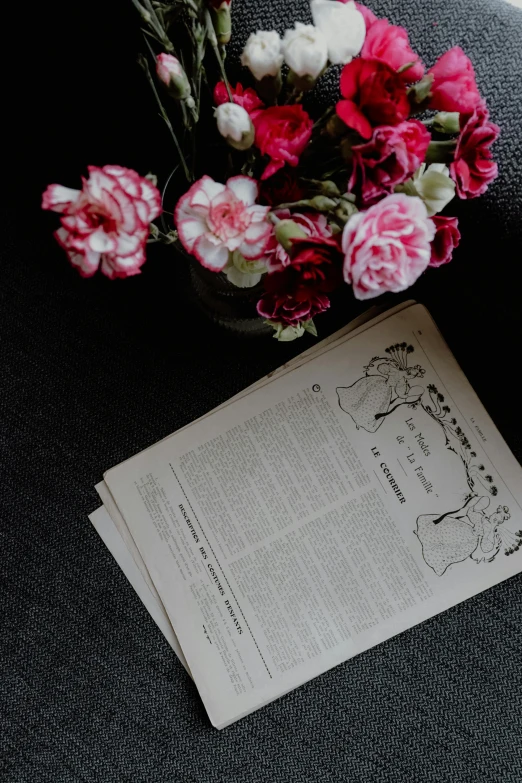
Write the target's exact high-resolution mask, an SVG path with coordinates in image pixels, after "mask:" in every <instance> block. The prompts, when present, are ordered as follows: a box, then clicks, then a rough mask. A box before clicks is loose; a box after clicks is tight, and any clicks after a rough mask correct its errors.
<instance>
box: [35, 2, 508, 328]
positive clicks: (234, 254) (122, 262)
mask: <svg viewBox="0 0 522 783" xmlns="http://www.w3.org/2000/svg"><path fill="white" fill-rule="evenodd" d="M133 3H134V5H135V6H136V8H137V10H138V12H139V14H140V16H141V20H142V25H143V30H144V37H145V41H146V45H147V50H148V52H147V56H146V57H145V56H141V57H140V64H141V66H142V67H143V70H144V72H145V74H146V77H147V79H148V80H149V82H150V85H151V88H152V90H153V91H154V95H155V97H156V100H157V102H158V106H159V110H160V114H161V116H162V118H163V120H164V121H165V123H166V124H167V126H168V129H169V133H170V135H171V137H172V140H173V144H174V149H175V153H176V155H177V156H178V158H179V162H178V165H177V168H176V170H175V171H176V176H177V177H178V178H179V179H181V178H184V180H186V185H185V186H184V187H183V186H181V188H180V190H179V192H182V191H185V192H184V193H183V195H181V197H180V198H179V200H178V201H177V204H176V205H175V206H174V208H173V205H172V204H165V209H169V210H170V212H169V213H167V212H165V214H172V215H173V224H172V225H171V226H169V227H166V224H165V218H163V222H162V227H160V226H158V225H156V224H155V223H154V222H153V221H155V220H156V219H157V218H158V217H159V216H160V213H161V212H162V196H161V194H160V192H159V190H158V188H157V183H156V180H155V178H154V177H153V176H152V175H147V177H141V176H140V175H138V174H137V173H136V172H134V171H132V170H129V169H126V168H123V167H121V166H104V167H103V168H97V167H94V166H92V167H89V176H88V178H87V179H84V180H83V184H82V188H81V190H72V189H70V188H66V187H63V186H60V185H50V186H49V187H48V188H47V190H46V192H45V193H44V196H43V204H42V206H43V208H44V209H49V210H53V211H55V212H59V213H61V214H62V217H61V227H60V228H59V229H58V231H57V232H56V238H57V240H58V242H59V243H60V245H61V246H62V247H63V248H64V250H65V251H66V253H67V255H68V257H69V260H70V261H71V263H72V264H74V265H75V266H76V267H77V268H78V270H79V272H80V274H82V275H83V276H85V277H89V276H91V275H93V274H94V273H95V272H96V271H97V269H101V271H102V273H104V274H105V275H107V276H108V277H110V278H117V277H128V276H130V275H135V274H138V273H139V272H140V271H141V267H142V265H143V263H144V262H145V258H146V256H145V250H146V245H147V243H148V242H151V241H164V242H167V243H171V244H176V245H177V246H178V247H179V248H180V249H181V250H183V251H184V253H185V254H188V255H189V256H191V257H193V259H196V260H197V262H199V264H201V265H202V266H203V267H205V268H206V269H207V270H211V271H212V272H214V273H215V274H223V275H226V277H227V278H228V281H229V282H230V283H231V284H233V285H234V286H238V287H241V288H247V287H256V290H257V289H259V299H258V302H257V312H258V314H259V316H260V317H261V318H263V319H265V321H266V322H267V323H268V324H269V325H270V326H271V327H273V329H274V336H275V337H276V338H277V339H279V340H293V339H295V338H296V337H299V336H301V335H302V334H303V333H304V332H305V331H308V332H311V333H312V334H316V329H315V325H314V320H313V319H314V318H315V317H316V316H317V315H319V314H320V313H322V312H324V311H325V310H326V309H327V308H328V307H329V306H330V295H331V293H332V291H333V290H334V289H335V288H336V287H338V286H341V285H343V284H347V285H350V286H351V287H352V290H353V294H354V296H355V297H356V298H357V299H371V298H373V297H376V296H378V295H379V294H382V293H383V292H388V291H391V292H399V291H403V290H405V289H407V288H408V287H409V286H411V285H412V284H413V283H414V282H415V280H417V278H418V277H419V276H420V275H421V274H422V273H424V272H425V271H426V270H427V268H428V267H439V266H441V265H442V264H446V263H448V262H449V261H450V260H451V257H452V252H453V249H454V248H455V247H456V246H457V245H458V244H459V241H460V233H459V229H458V221H457V218H456V217H451V216H447V215H440V214H439V213H440V212H441V211H442V210H443V209H445V207H446V206H447V205H448V204H449V203H450V202H451V201H452V199H453V198H454V197H458V198H462V199H469V198H475V197H477V196H480V195H482V194H483V193H484V192H485V191H486V189H487V187H488V185H489V183H490V182H491V181H492V180H493V179H494V178H495V177H496V175H497V165H496V163H495V162H494V161H493V159H492V154H491V149H490V148H491V145H492V143H493V142H494V141H495V139H496V138H497V136H498V134H499V128H498V127H497V126H496V125H495V124H494V123H492V122H491V121H490V119H489V113H488V109H487V107H486V104H485V101H484V100H483V99H482V97H481V95H480V93H479V90H478V88H477V84H476V79H475V74H474V69H473V66H472V63H471V62H470V60H469V58H468V57H467V56H466V54H465V53H464V52H463V51H462V49H460V48H459V47H454V48H452V49H450V50H449V51H447V52H445V53H444V54H442V56H441V57H440V58H439V59H438V60H437V62H436V63H435V64H434V65H433V66H432V67H431V68H429V69H428V70H427V69H426V68H425V66H424V64H423V63H422V61H421V59H420V58H419V56H418V55H417V54H416V53H415V52H414V51H413V50H412V48H411V46H410V43H409V39H408V33H407V31H406V30H405V29H404V28H403V27H398V26H396V25H393V24H390V22H389V21H388V20H386V19H378V18H377V17H376V16H375V15H374V14H373V13H372V11H370V10H369V9H368V8H367V7H365V6H363V5H361V4H360V3H355V2H353V0H348V2H343V1H342V0H311V16H312V19H313V24H305V23H301V22H296V24H295V27H294V29H291V30H287V31H286V32H285V33H284V35H283V36H282V37H280V35H279V34H278V33H277V32H275V31H274V30H265V31H257V32H252V34H251V35H250V37H249V38H248V40H247V42H246V45H245V47H244V49H243V53H242V55H241V64H242V66H243V75H241V77H240V78H241V81H238V82H237V83H235V84H234V83H231V81H230V80H229V78H228V75H227V68H226V67H225V62H226V59H225V55H226V47H227V44H228V42H229V40H230V35H231V29H232V16H231V0H170V1H169V0H167V1H166V2H152V0H133ZM330 68H334V69H336V73H338V74H339V99H338V101H337V102H336V104H335V105H334V106H331V107H328V108H327V109H326V111H323V112H322V113H321V114H320V116H311V113H310V109H309V106H310V104H311V103H312V104H313V101H312V102H311V101H310V94H311V92H312V91H313V90H314V88H315V86H316V84H317V82H318V81H319V80H320V79H321V77H322V76H323V74H324V73H325V72H326V71H327V70H328V69H330ZM305 107H306V108H305ZM208 149H211V150H212V155H211V160H209V156H208V155H206V156H205V155H204V154H202V151H204V150H207V151H208ZM178 184H179V183H178ZM164 193H165V191H164Z"/></svg>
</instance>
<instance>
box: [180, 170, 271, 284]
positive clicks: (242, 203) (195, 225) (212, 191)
mask: <svg viewBox="0 0 522 783" xmlns="http://www.w3.org/2000/svg"><path fill="white" fill-rule="evenodd" d="M257 195H258V186H257V182H256V181H255V179H252V178H251V177H244V176H242V175H239V176H237V177H231V178H230V179H229V180H228V182H227V183H226V185H222V184H221V183H220V182H214V180H213V179H212V178H211V177H208V176H206V175H205V176H204V177H202V178H201V179H199V180H198V181H197V182H195V183H194V184H193V185H192V187H191V188H190V189H189V190H188V191H187V192H186V193H185V195H184V196H182V197H181V198H180V200H179V201H178V203H177V206H176V209H175V212H174V220H175V223H176V228H177V230H178V235H179V239H180V242H181V244H182V245H183V247H184V248H185V250H186V251H187V252H188V253H190V254H191V255H193V256H195V257H196V258H197V259H198V261H199V262H200V263H201V264H202V266H204V267H206V268H207V269H211V270H212V271H213V272H220V271H221V270H222V269H223V268H224V267H225V266H226V263H227V261H228V254H229V252H230V251H234V250H239V252H240V253H241V255H242V256H243V257H244V258H246V259H248V260H249V261H250V260H254V259H256V258H260V257H261V256H262V255H263V253H264V251H265V249H266V246H267V244H268V241H269V239H270V234H271V233H272V225H271V223H268V222H267V220H266V216H267V214H268V212H269V211H270V207H263V206H261V205H260V204H256V203H255V201H256V198H257Z"/></svg>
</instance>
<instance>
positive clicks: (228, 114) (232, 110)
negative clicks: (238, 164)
mask: <svg viewBox="0 0 522 783" xmlns="http://www.w3.org/2000/svg"><path fill="white" fill-rule="evenodd" d="M214 115H215V117H216V122H217V127H218V131H219V132H220V133H221V135H222V136H223V137H224V138H225V139H226V140H227V142H228V143H229V144H230V146H231V147H234V149H236V150H247V149H249V147H251V146H252V144H253V143H254V136H255V132H254V126H253V125H252V120H251V119H250V116H249V114H248V112H247V111H246V109H244V108H243V107H242V106H239V105H238V104H237V103H222V104H220V105H219V106H217V107H216V108H215V109H214Z"/></svg>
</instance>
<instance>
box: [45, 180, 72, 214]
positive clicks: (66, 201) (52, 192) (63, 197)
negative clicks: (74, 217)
mask: <svg viewBox="0 0 522 783" xmlns="http://www.w3.org/2000/svg"><path fill="white" fill-rule="evenodd" d="M80 195H81V190H74V189H73V188H66V187H64V186H63V185H49V186H48V188H47V189H46V191H45V192H44V194H43V196H42V209H47V210H51V211H52V212H68V211H70V210H71V209H72V208H73V207H74V206H75V205H76V203H77V201H78V199H79V198H80Z"/></svg>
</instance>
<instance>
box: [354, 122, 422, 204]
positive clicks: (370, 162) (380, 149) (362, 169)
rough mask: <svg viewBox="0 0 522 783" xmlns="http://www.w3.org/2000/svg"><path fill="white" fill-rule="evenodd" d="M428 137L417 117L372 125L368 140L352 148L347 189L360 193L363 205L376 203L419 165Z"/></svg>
mask: <svg viewBox="0 0 522 783" xmlns="http://www.w3.org/2000/svg"><path fill="white" fill-rule="evenodd" d="M430 140H431V136H430V133H429V131H428V130H427V129H426V127H425V126H424V125H423V124H422V122H419V121H418V120H409V121H407V122H401V123H400V125H395V126H392V125H385V126H383V127H382V128H375V130H374V131H373V136H372V138H371V139H370V141H367V142H365V143H364V144H358V145H355V146H354V147H352V153H353V159H352V174H351V177H350V181H349V183H348V189H349V190H350V191H355V192H360V196H361V201H362V203H363V206H365V207H367V206H370V205H371V204H375V202H376V201H378V200H379V199H380V198H382V197H383V196H385V195H386V194H388V193H393V190H394V188H395V186H396V185H401V184H402V183H403V182H405V181H406V180H407V179H408V178H409V177H411V175H412V174H413V173H414V172H415V171H416V170H417V169H418V168H419V166H420V165H421V163H422V162H423V161H424V159H425V157H426V151H427V149H428V145H429V143H430Z"/></svg>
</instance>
